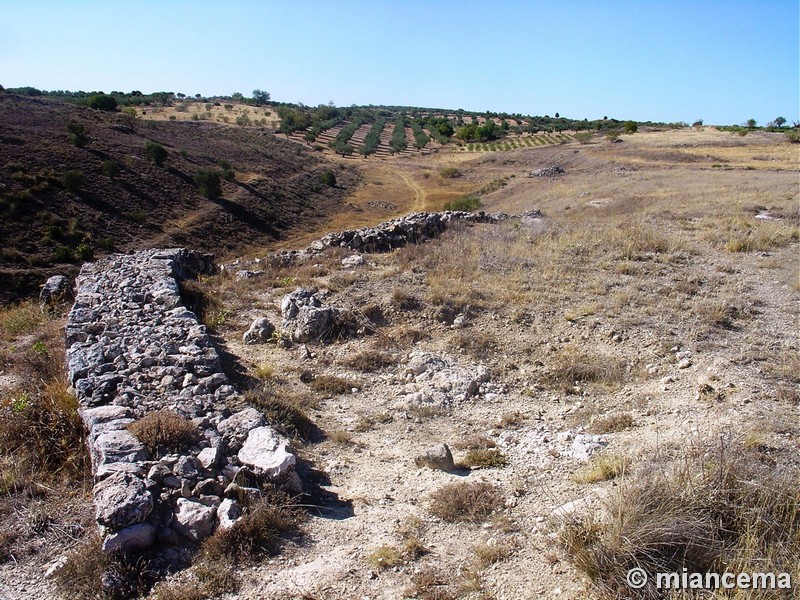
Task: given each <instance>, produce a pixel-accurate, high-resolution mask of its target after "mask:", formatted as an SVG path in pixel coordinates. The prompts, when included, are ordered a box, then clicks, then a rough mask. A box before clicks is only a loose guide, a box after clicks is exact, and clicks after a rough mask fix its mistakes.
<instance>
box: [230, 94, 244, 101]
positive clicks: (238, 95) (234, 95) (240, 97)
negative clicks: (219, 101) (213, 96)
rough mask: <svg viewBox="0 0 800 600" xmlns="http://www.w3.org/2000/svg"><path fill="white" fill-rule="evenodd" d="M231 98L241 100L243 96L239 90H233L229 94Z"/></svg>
mask: <svg viewBox="0 0 800 600" xmlns="http://www.w3.org/2000/svg"><path fill="white" fill-rule="evenodd" d="M231 100H236V101H237V102H241V101H243V100H244V96H243V95H242V93H241V92H233V93H232V94H231Z"/></svg>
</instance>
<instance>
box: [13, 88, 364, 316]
mask: <svg viewBox="0 0 800 600" xmlns="http://www.w3.org/2000/svg"><path fill="white" fill-rule="evenodd" d="M0 123H2V128H1V129H0V216H2V220H0V238H2V240H3V245H2V248H0V300H3V301H5V300H8V299H10V298H13V297H15V296H21V295H25V294H28V293H32V292H35V290H36V288H37V286H38V285H39V284H40V283H41V282H42V280H43V278H44V277H45V276H47V275H48V274H52V273H54V272H73V271H75V270H76V268H77V267H76V263H77V261H78V260H79V259H80V258H87V257H88V256H90V255H91V254H94V255H97V254H102V253H103V252H106V251H109V250H111V249H113V250H115V251H129V250H133V249H138V248H143V247H150V246H176V245H190V246H192V247H193V248H199V249H201V250H204V251H209V252H215V253H217V254H223V255H224V254H226V253H230V252H234V251H235V252H242V251H243V250H244V248H246V247H248V246H250V245H253V244H258V243H259V242H260V240H264V241H269V240H271V239H276V238H280V237H282V236H283V232H285V231H286V230H287V229H289V228H294V229H300V230H302V229H303V228H304V227H306V226H312V225H313V224H314V223H316V222H319V220H320V219H321V218H322V217H323V216H329V215H330V214H331V213H332V212H335V211H336V210H337V207H338V206H340V205H341V203H342V199H343V198H344V196H345V195H346V194H347V191H348V188H350V187H352V186H353V185H354V184H355V183H356V181H357V179H358V175H357V174H355V173H354V171H353V169H348V171H347V172H345V171H343V170H341V169H340V168H338V167H336V166H334V165H333V163H329V162H327V161H325V160H323V159H320V158H319V157H317V156H314V155H312V154H311V153H310V152H309V151H307V150H306V149H305V148H302V147H299V146H298V145H297V144H293V143H291V142H287V141H285V140H280V139H277V138H276V137H275V136H274V135H272V134H270V133H265V132H261V131H252V130H245V129H239V128H232V127H222V126H217V125H214V124H211V123H203V122H198V123H194V122H191V123H189V122H184V123H178V122H175V123H173V122H153V121H140V120H136V121H134V122H131V121H130V120H128V121H126V119H125V117H124V116H123V115H120V114H113V113H101V112H97V111H94V110H91V109H87V108H81V107H76V106H73V105H70V104H66V103H62V102H58V101H53V100H46V99H41V98H27V97H20V96H14V95H10V94H5V95H0ZM70 123H76V124H77V125H78V126H79V127H78V129H80V128H83V130H84V131H85V135H86V143H85V145H84V146H83V147H80V146H78V145H76V144H75V143H73V142H72V141H71V140H70V133H69V131H68V127H69V125H70ZM73 130H75V128H73ZM147 142H154V143H157V144H160V145H161V146H163V147H164V148H165V149H166V150H167V152H168V155H167V158H166V161H165V162H164V164H163V165H162V166H160V167H159V166H156V165H155V164H153V163H152V161H150V160H148V157H147V154H146V151H145V144H146V143H147ZM109 161H113V164H112V162H109ZM220 161H227V163H229V164H230V166H231V167H232V169H233V170H234V171H235V172H236V176H235V179H234V180H233V181H223V182H222V196H221V197H220V198H219V199H216V200H210V199H208V198H206V197H205V196H203V194H201V193H200V190H199V189H198V186H197V185H196V184H195V182H194V176H195V174H196V173H197V172H198V171H199V170H201V169H214V170H216V169H217V167H218V163H219V162H220ZM113 165H115V166H116V169H115V168H114V166H113ZM109 169H111V171H109ZM104 170H105V173H104ZM114 170H116V171H117V173H116V174H115V175H114V176H110V173H112V172H113V171H114ZM326 170H332V171H334V173H335V177H336V182H337V183H336V186H328V185H324V184H322V183H321V175H322V173H324V172H325V171H326Z"/></svg>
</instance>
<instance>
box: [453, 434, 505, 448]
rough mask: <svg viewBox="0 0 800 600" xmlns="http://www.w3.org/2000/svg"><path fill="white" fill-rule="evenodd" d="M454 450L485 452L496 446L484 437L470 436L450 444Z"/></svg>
mask: <svg viewBox="0 0 800 600" xmlns="http://www.w3.org/2000/svg"><path fill="white" fill-rule="evenodd" d="M451 446H452V447H453V448H455V449H456V450H487V449H489V448H494V447H495V446H497V444H495V443H494V441H493V440H490V439H489V438H487V437H486V436H482V435H471V436H468V437H466V438H462V439H458V440H456V441H455V442H453V443H452V444H451Z"/></svg>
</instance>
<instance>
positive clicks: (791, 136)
mask: <svg viewBox="0 0 800 600" xmlns="http://www.w3.org/2000/svg"><path fill="white" fill-rule="evenodd" d="M784 135H785V136H786V139H787V140H789V142H791V143H792V144H800V129H790V130H789V131H786V132H785V133H784Z"/></svg>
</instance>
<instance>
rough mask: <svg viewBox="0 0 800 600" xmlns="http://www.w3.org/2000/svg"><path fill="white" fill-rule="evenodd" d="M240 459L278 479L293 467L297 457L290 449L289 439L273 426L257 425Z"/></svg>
mask: <svg viewBox="0 0 800 600" xmlns="http://www.w3.org/2000/svg"><path fill="white" fill-rule="evenodd" d="M238 458H239V460H240V461H241V462H242V463H243V464H245V465H248V466H250V467H253V469H255V470H256V471H257V472H260V473H262V474H264V475H266V476H267V477H271V478H273V479H277V478H279V477H281V476H282V475H283V474H284V473H287V472H288V471H289V470H290V469H292V468H293V467H294V465H295V462H296V460H297V459H296V457H295V455H294V454H292V453H291V451H290V450H289V441H288V440H287V439H285V438H283V437H281V436H279V435H278V434H277V433H275V431H274V430H273V429H272V428H271V427H257V428H256V429H253V430H252V431H251V432H250V433H249V435H248V436H247V440H246V441H245V443H244V445H243V446H242V449H241V450H239V454H238Z"/></svg>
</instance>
